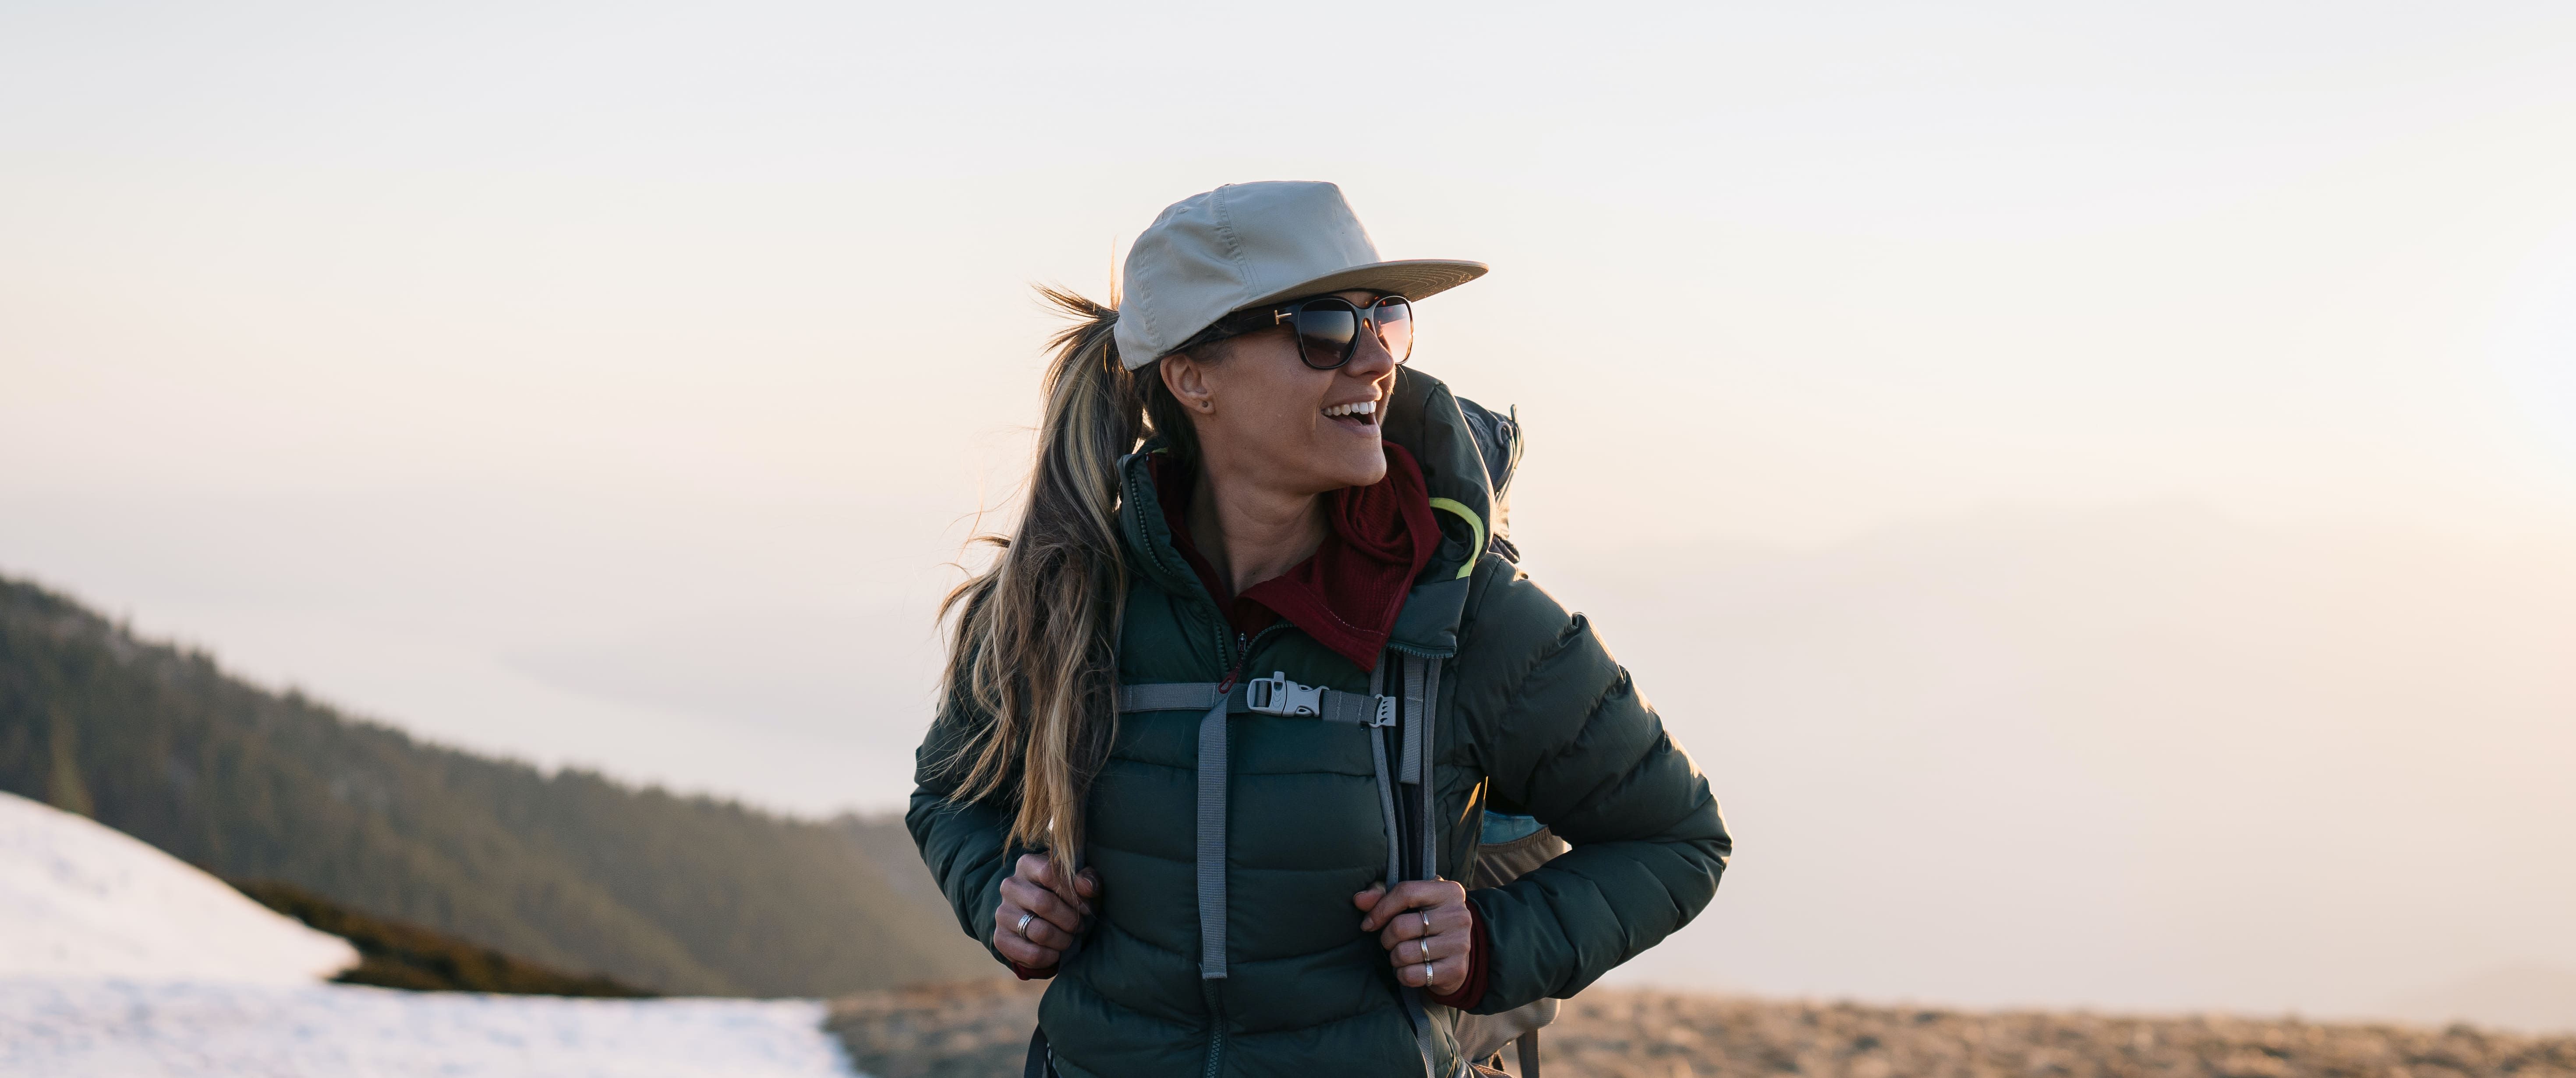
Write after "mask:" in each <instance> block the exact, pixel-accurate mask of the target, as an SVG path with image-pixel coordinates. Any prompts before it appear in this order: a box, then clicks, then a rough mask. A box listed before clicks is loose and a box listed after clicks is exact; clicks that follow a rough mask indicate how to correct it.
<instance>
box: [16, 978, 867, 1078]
mask: <svg viewBox="0 0 2576 1078" xmlns="http://www.w3.org/2000/svg"><path fill="white" fill-rule="evenodd" d="M822 1026H823V1005H822V1004H820V1003H817V1002H814V1001H812V1000H755V999H641V1000H639V999H560V998H556V997H552V996H484V995H472V994H468V993H463V992H397V991H392V990H389V989H383V988H360V987H356V986H352V985H341V984H314V985H304V986H301V987H279V986H274V985H257V984H142V983H136V982H131V981H84V980H65V979H60V978H55V979H48V980H37V981H17V982H12V981H9V980H7V979H5V978H0V1074H5V1075H8V1076H9V1078H98V1076H101V1075H114V1076H116V1078H200V1076H202V1078H305V1076H311V1078H343V1076H346V1075H367V1076H370V1078H521V1076H524V1078H705V1076H722V1078H853V1072H852V1071H851V1070H850V1068H849V1063H848V1062H847V1061H846V1058H845V1057H844V1056H843V1055H842V1052H841V1047H840V1044H839V1042H837V1041H835V1040H833V1039H832V1037H831V1035H829V1034H827V1033H825V1032H823V1028H822Z"/></svg>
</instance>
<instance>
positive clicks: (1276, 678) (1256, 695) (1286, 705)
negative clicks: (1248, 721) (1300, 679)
mask: <svg viewBox="0 0 2576 1078" xmlns="http://www.w3.org/2000/svg"><path fill="white" fill-rule="evenodd" d="M1243 706H1244V708H1245V709H1246V710H1250V711H1258V712H1260V713H1262V714H1264V715H1321V714H1323V713H1324V690H1323V689H1322V688H1321V687H1319V686H1314V685H1300V684H1297V683H1296V682H1294V681H1290V680H1288V672H1287V671H1285V670H1275V671H1272V672H1271V674H1270V676H1269V677H1257V678H1252V679H1250V680H1248V681H1245V682H1244V683H1243Z"/></svg>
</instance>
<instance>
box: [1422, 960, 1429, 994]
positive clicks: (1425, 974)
mask: <svg viewBox="0 0 2576 1078" xmlns="http://www.w3.org/2000/svg"><path fill="white" fill-rule="evenodd" d="M1422 987H1424V988H1429V987H1431V963H1429V962H1425V963H1423V964H1422Z"/></svg>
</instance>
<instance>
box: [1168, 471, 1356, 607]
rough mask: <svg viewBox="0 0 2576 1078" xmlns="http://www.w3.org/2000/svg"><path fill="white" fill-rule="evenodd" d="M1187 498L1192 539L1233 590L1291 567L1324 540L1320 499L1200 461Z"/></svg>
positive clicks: (1322, 503) (1236, 591)
mask: <svg viewBox="0 0 2576 1078" xmlns="http://www.w3.org/2000/svg"><path fill="white" fill-rule="evenodd" d="M1198 473H1199V474H1198V479H1197V480H1196V484H1195V489H1194V491H1193V492H1192V494H1191V497H1190V541H1191V542H1193V543H1195V544H1197V545H1198V548H1199V553H1200V554H1201V555H1203V556H1205V557H1206V558H1207V559H1208V563H1209V564H1210V565H1213V566H1215V567H1216V571H1217V575H1218V577H1220V578H1221V579H1223V580H1224V581H1226V586H1227V588H1228V589H1229V590H1231V591H1232V592H1233V593H1234V594H1236V595H1241V594H1243V589H1245V588H1249V587H1251V586H1253V585H1255V584H1258V583H1261V582H1262V581H1264V580H1268V579H1270V578H1272V577H1275V576H1278V575H1280V574H1282V573H1285V572H1287V571H1288V570H1290V569H1292V568H1295V567H1296V565H1297V563H1298V562H1301V561H1304V560H1306V559H1307V558H1310V557H1313V556H1314V554H1315V548H1316V547H1319V546H1322V545H1324V532H1325V529H1326V527H1327V525H1326V524H1325V523H1324V499H1323V496H1322V495H1320V494H1297V493H1291V492H1287V491H1281V490H1276V489H1271V488H1267V487H1263V486H1261V485H1260V484H1258V483H1254V482H1251V481H1249V480H1248V479H1246V478H1244V477H1233V478H1231V479H1229V478H1228V477H1225V476H1221V475H1219V474H1217V469H1215V468H1212V467H1207V466H1204V465H1203V466H1201V467H1200V468H1199V470H1198Z"/></svg>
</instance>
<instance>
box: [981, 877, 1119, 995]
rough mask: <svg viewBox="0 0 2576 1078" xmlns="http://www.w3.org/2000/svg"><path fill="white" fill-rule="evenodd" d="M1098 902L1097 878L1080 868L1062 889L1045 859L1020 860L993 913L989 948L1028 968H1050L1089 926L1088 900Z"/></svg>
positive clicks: (1089, 904)
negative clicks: (1070, 885) (999, 903)
mask: <svg viewBox="0 0 2576 1078" xmlns="http://www.w3.org/2000/svg"><path fill="white" fill-rule="evenodd" d="M1099 897H1100V874H1099V873H1097V872H1093V871H1092V870H1090V869H1087V868H1086V869H1083V870H1082V871H1081V872H1080V873H1079V874H1077V875H1076V876H1074V878H1073V887H1072V888H1071V889H1066V888H1065V887H1064V885H1063V884H1062V883H1060V882H1058V880H1057V876H1056V871H1055V862H1054V861H1053V860H1051V859H1049V858H1048V856H1047V855H1046V854H1042V853H1032V854H1025V855H1022V856H1021V858H1020V861H1019V864H1017V865H1015V866H1013V867H1012V872H1011V878H1010V879H1007V880H1003V881H1002V904H1001V905H1000V906H998V907H995V908H994V910H993V949H994V950H997V951H1000V952H1002V957H1004V958H1007V959H1010V960H1011V961H1013V962H1016V963H1018V964H1020V965H1021V966H1022V967H1024V968H1027V969H1032V970H1038V969H1050V968H1053V967H1054V966H1055V964H1056V963H1057V962H1060V961H1062V960H1063V959H1064V952H1065V950H1066V949H1067V948H1070V947H1072V946H1073V940H1074V937H1076V936H1079V935H1081V934H1082V932H1083V930H1084V929H1086V928H1089V927H1091V914H1092V907H1091V900H1093V899H1096V898H1099Z"/></svg>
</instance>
